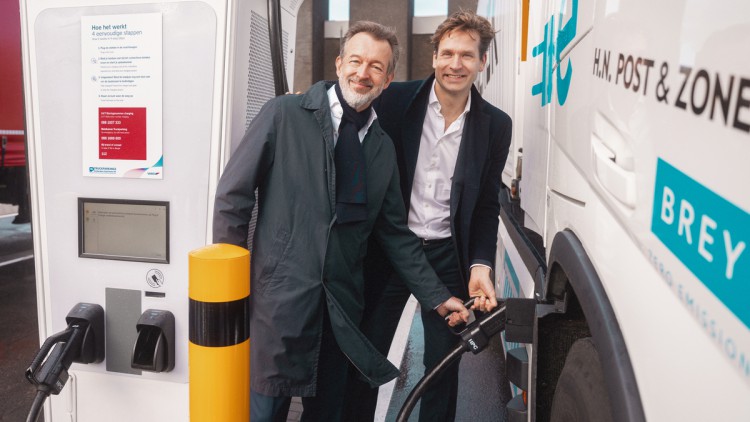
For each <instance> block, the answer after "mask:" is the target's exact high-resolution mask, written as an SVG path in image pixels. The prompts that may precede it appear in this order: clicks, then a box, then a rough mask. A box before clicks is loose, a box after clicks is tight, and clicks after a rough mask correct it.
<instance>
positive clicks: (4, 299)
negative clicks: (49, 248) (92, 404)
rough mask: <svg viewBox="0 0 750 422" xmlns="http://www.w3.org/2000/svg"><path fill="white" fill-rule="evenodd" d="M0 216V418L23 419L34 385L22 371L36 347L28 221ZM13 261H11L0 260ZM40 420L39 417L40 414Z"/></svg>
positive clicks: (4, 420) (6, 421)
mask: <svg viewBox="0 0 750 422" xmlns="http://www.w3.org/2000/svg"><path fill="white" fill-rule="evenodd" d="M12 220H13V216H10V217H0V339H1V340H0V421H2V422H17V421H24V420H25V419H26V414H27V412H28V410H29V407H30V406H31V402H32V401H33V399H34V392H35V390H34V388H33V387H32V386H31V384H29V382H28V381H26V378H25V377H24V371H25V370H26V367H28V365H29V363H30V362H31V359H32V358H33V353H34V352H35V351H36V350H37V349H38V348H39V335H38V330H37V315H36V286H35V284H34V260H33V259H28V258H26V259H23V257H28V256H29V255H31V254H32V251H31V227H30V225H29V224H20V225H12V224H10V222H11V221H12ZM9 261H14V262H13V263H11V264H7V265H3V263H6V262H9ZM40 420H41V418H40Z"/></svg>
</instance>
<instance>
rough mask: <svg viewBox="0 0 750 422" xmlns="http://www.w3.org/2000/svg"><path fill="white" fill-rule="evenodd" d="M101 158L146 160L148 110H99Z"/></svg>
mask: <svg viewBox="0 0 750 422" xmlns="http://www.w3.org/2000/svg"><path fill="white" fill-rule="evenodd" d="M99 158H100V159H102V160H145V159H146V109H145V108H144V107H137V108H136V107H131V108H104V107H100V108H99Z"/></svg>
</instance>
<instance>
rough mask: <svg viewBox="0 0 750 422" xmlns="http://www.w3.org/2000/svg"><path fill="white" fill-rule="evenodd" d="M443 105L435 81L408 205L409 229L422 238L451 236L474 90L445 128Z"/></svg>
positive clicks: (423, 127) (423, 126)
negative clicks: (456, 177) (454, 185)
mask: <svg viewBox="0 0 750 422" xmlns="http://www.w3.org/2000/svg"><path fill="white" fill-rule="evenodd" d="M440 108H441V107H440V102H439V101H438V98H437V95H435V82H434V81H433V83H432V88H431V89H430V99H429V103H428V104H427V114H426V115H425V118H424V123H423V124H422V137H421V139H420V140H419V155H418V157H417V167H416V169H415V172H414V183H413V184H412V188H411V200H410V206H409V228H410V229H411V231H413V232H414V233H415V234H416V235H417V236H419V237H421V238H422V239H430V240H432V239H444V238H447V237H451V224H450V212H451V206H450V202H451V179H453V172H454V170H455V168H456V160H457V158H458V149H459V147H460V145H461V135H462V133H463V128H464V122H465V121H466V113H468V112H469V109H470V108H471V93H469V98H468V100H467V101H466V107H465V108H464V111H463V112H462V113H461V115H460V116H458V118H457V119H456V120H455V121H454V122H453V123H451V125H450V126H449V127H448V129H445V119H444V117H443V115H442V114H441V112H440Z"/></svg>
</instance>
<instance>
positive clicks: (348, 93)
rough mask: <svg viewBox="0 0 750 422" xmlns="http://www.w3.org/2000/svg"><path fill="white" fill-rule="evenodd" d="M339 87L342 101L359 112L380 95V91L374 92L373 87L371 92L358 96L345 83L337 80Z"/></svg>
mask: <svg viewBox="0 0 750 422" xmlns="http://www.w3.org/2000/svg"><path fill="white" fill-rule="evenodd" d="M339 86H340V87H341V95H343V96H344V101H346V103H347V104H349V107H351V108H353V109H355V110H359V108H360V107H362V106H364V105H366V104H369V103H370V102H372V100H374V99H375V98H377V97H378V95H380V90H376V89H375V87H374V86H373V89H372V91H370V92H368V93H367V94H359V93H357V92H356V91H354V90H352V89H350V88H349V84H348V83H347V81H342V80H339Z"/></svg>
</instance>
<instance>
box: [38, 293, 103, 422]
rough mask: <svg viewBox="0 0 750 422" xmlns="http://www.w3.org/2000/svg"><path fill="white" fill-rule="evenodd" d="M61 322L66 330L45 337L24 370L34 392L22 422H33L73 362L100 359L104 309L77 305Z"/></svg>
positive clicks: (87, 361)
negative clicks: (26, 414) (66, 325)
mask: <svg viewBox="0 0 750 422" xmlns="http://www.w3.org/2000/svg"><path fill="white" fill-rule="evenodd" d="M65 321H66V322H67V323H68V327H67V328H66V329H64V330H63V331H60V332H59V333H57V334H53V335H51V336H50V337H49V338H47V340H45V341H44V343H43V344H42V347H41V348H40V349H39V351H38V352H37V354H36V356H34V359H33V360H32V361H31V365H29V368H28V369H26V379H28V380H29V382H30V383H32V384H34V385H35V386H36V390H37V393H36V396H35V397H34V402H33V403H32V404H31V409H30V410H29V414H28V416H27V417H26V422H35V421H36V420H37V418H38V417H39V413H40V412H41V410H42V405H44V400H45V399H47V397H49V395H50V394H60V391H62V389H63V387H65V383H66V382H68V378H70V376H69V375H68V369H70V365H72V364H73V362H76V363H83V364H89V363H99V362H101V361H103V360H104V309H103V308H102V307H101V306H100V305H97V304H93V303H78V304H76V305H75V306H74V307H73V309H71V310H70V312H68V316H66V317H65Z"/></svg>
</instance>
